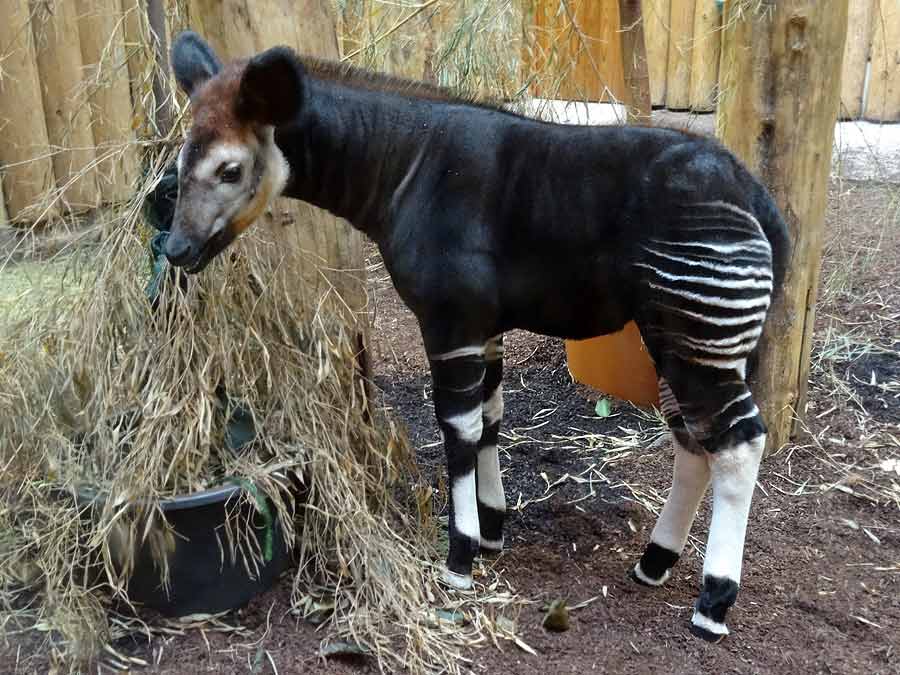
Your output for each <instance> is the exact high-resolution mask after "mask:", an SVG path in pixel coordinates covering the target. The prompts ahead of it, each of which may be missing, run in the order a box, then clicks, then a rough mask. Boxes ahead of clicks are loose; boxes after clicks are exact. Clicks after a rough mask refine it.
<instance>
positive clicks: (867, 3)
mask: <svg viewBox="0 0 900 675" xmlns="http://www.w3.org/2000/svg"><path fill="white" fill-rule="evenodd" d="M875 3H876V0H850V7H849V17H848V19H847V42H846V44H845V46H844V65H843V67H842V69H841V117H842V118H844V119H857V118H858V117H860V115H862V111H863V86H864V83H865V79H866V68H867V67H868V61H869V54H870V50H871V46H872V18H873V16H874V14H875V11H874V10H875Z"/></svg>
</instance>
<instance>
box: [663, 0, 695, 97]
mask: <svg viewBox="0 0 900 675" xmlns="http://www.w3.org/2000/svg"><path fill="white" fill-rule="evenodd" d="M694 2H695V0H672V9H671V13H670V15H669V32H670V34H669V66H668V72H667V73H666V107H667V108H669V109H670V110H687V109H688V108H689V107H690V106H691V60H692V56H691V51H692V48H693V38H694Z"/></svg>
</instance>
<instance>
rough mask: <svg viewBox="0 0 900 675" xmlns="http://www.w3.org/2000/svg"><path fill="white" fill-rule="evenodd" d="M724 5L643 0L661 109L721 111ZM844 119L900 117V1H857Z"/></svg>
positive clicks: (853, 1)
mask: <svg viewBox="0 0 900 675" xmlns="http://www.w3.org/2000/svg"><path fill="white" fill-rule="evenodd" d="M726 1H730V0H726ZM723 4H724V3H722V2H721V1H720V0H643V10H644V36H645V40H646V45H647V63H648V69H649V72H650V92H651V100H652V103H653V106H654V107H657V108H668V109H670V110H693V111H695V112H710V111H712V110H714V109H715V105H716V97H717V93H718V80H719V72H718V70H719V55H720V51H721V35H722V30H721V29H722V16H723V11H722V6H723ZM841 118H842V119H866V120H872V121H878V122H897V121H900V0H850V12H849V16H848V25H847V43H846V47H845V50H844V64H843V72H842V75H841Z"/></svg>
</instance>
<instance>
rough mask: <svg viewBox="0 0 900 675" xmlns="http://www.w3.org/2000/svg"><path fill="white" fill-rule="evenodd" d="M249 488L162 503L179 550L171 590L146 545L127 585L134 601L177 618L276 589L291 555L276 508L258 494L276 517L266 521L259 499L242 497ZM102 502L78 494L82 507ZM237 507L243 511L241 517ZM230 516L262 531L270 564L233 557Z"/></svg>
mask: <svg viewBox="0 0 900 675" xmlns="http://www.w3.org/2000/svg"><path fill="white" fill-rule="evenodd" d="M245 490H246V489H245V488H244V487H242V486H240V485H236V484H235V485H225V486H222V487H218V488H213V489H210V490H204V491H202V492H196V493H192V494H188V495H184V496H178V497H173V498H170V499H166V500H163V501H162V502H160V508H161V510H162V512H163V515H164V516H165V518H166V521H167V522H168V523H169V525H170V526H171V527H172V529H173V530H174V532H175V538H174V550H170V552H169V553H168V556H167V560H168V565H169V583H168V588H166V587H164V586H163V584H162V575H161V574H160V571H159V568H158V565H157V563H156V562H155V561H154V557H153V554H152V553H151V550H150V544H149V543H147V542H145V543H144V544H143V545H142V546H141V548H140V549H139V550H138V552H137V554H136V558H135V564H134V569H133V572H132V574H131V576H130V578H129V579H128V582H127V586H126V588H127V592H128V597H129V599H130V600H131V601H132V602H133V603H135V604H137V605H141V606H144V607H150V608H152V609H155V610H157V611H158V612H160V613H161V614H163V615H165V616H170V617H177V616H186V615H188V614H214V613H217V612H224V611H227V610H230V609H236V608H238V607H241V606H243V605H245V604H247V603H248V602H249V601H250V600H252V599H253V598H254V597H255V596H257V595H259V594H260V593H262V592H263V591H265V590H267V589H268V588H270V587H271V586H272V584H273V583H274V582H275V580H276V579H277V578H278V576H279V575H280V574H281V573H282V572H283V571H284V570H286V569H287V568H288V567H289V566H290V564H291V555H290V551H289V550H288V548H287V545H286V544H285V541H284V534H283V532H282V530H281V527H280V525H279V522H278V518H277V517H274V514H275V507H274V506H273V505H272V503H271V502H270V501H269V500H268V499H265V497H263V496H262V495H256V498H258V499H265V501H266V507H267V509H268V511H269V514H271V517H268V518H267V517H265V516H264V515H263V514H262V513H260V511H259V510H258V509H257V508H255V507H254V505H253V500H254V496H253V495H246V497H248V498H242V496H241V493H242V492H244V491H245ZM99 499H102V497H100V496H98V495H97V494H96V493H94V492H93V491H91V490H80V491H79V492H78V501H79V502H81V503H86V502H93V503H94V504H95V505H96V503H97V501H98V500H99ZM234 509H240V512H239V514H235V513H234V512H233V511H234ZM228 513H230V514H231V517H232V518H233V519H234V520H233V521H232V522H239V523H241V526H244V527H246V523H248V522H249V523H250V524H251V526H252V527H253V528H254V529H255V530H256V536H257V538H258V540H259V542H260V545H261V546H262V548H263V549H264V552H265V553H266V554H268V555H266V556H265V557H266V558H267V559H266V560H262V561H259V562H258V563H257V565H255V566H254V565H253V564H252V563H250V564H245V561H244V559H243V557H242V555H241V554H237V555H236V556H235V559H232V557H231V555H230V553H229V551H228V548H227V543H226V541H227V537H226V533H225V523H226V514H228ZM235 516H237V517H236V518H235ZM217 535H218V536H217ZM220 541H221V544H220ZM248 568H249V570H250V571H249V572H248Z"/></svg>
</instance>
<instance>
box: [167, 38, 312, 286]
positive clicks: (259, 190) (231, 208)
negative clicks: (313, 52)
mask: <svg viewBox="0 0 900 675" xmlns="http://www.w3.org/2000/svg"><path fill="white" fill-rule="evenodd" d="M172 69H173V71H174V73H175V78H176V79H177V81H178V84H179V86H180V87H181V88H182V89H183V90H184V92H185V93H186V94H187V95H188V96H189V97H190V105H191V111H192V113H193V126H192V127H191V129H190V132H189V133H188V134H187V138H186V139H185V143H184V146H183V147H182V148H181V152H180V153H179V155H178V202H177V204H176V206H175V216H174V220H173V222H172V227H171V231H170V234H169V238H168V242H167V244H166V257H167V258H168V259H169V262H171V263H172V264H173V265H175V266H176V267H183V268H185V271H186V272H188V273H190V274H194V273H197V272H199V271H200V270H202V269H203V268H204V267H206V265H207V264H208V263H209V261H210V260H212V259H213V258H214V257H215V256H216V255H217V254H219V253H221V252H222V251H223V250H224V249H225V248H226V247H227V246H228V245H229V244H231V242H233V241H234V240H235V239H236V238H237V237H238V235H239V234H240V233H241V232H243V231H244V230H245V229H247V227H248V226H249V225H250V224H252V223H253V221H255V220H256V218H257V217H258V216H259V215H260V214H261V213H262V212H263V211H264V210H265V208H266V206H267V205H268V203H269V202H270V200H272V199H273V198H275V197H277V196H278V195H279V194H280V193H281V191H282V190H283V189H284V186H285V184H286V182H287V180H288V176H289V173H290V170H289V167H288V164H287V162H286V161H285V159H284V156H283V155H282V153H281V151H280V150H279V149H278V147H277V146H276V145H275V134H274V131H275V127H276V126H279V125H282V124H285V123H287V122H289V121H291V120H293V119H295V118H296V116H297V113H298V111H299V109H300V102H301V98H302V94H303V86H302V85H303V66H302V65H301V64H300V62H299V61H298V59H297V57H296V56H295V55H294V53H293V52H292V51H291V50H290V49H288V48H286V47H274V48H272V49H269V50H267V51H265V52H262V53H260V54H258V55H256V56H254V57H253V58H251V59H243V60H239V61H235V62H233V63H230V64H228V65H226V66H222V64H221V62H220V61H219V59H218V57H217V56H216V54H215V52H214V51H213V50H212V48H211V47H210V46H209V45H208V44H207V43H206V42H205V41H204V40H203V39H202V38H200V36H198V35H197V34H196V33H194V32H191V31H186V32H184V33H181V34H180V35H179V36H178V37H177V38H176V40H175V42H174V44H173V45H172Z"/></svg>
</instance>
